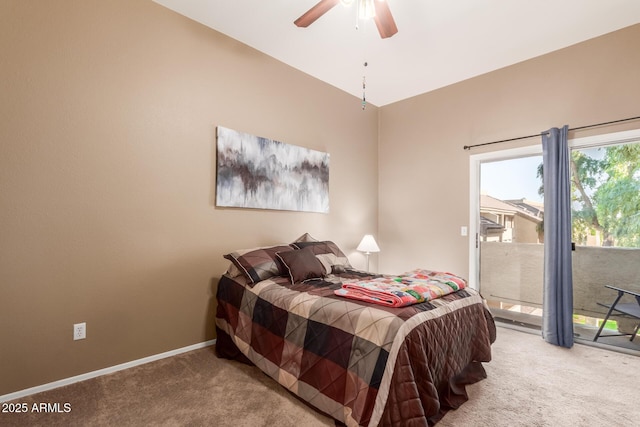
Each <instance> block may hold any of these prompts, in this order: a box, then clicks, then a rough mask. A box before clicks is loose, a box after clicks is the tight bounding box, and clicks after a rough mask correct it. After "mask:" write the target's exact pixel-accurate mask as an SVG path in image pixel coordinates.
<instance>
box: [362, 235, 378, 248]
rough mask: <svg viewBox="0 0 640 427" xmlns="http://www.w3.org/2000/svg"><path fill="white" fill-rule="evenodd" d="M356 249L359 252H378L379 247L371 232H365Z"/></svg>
mask: <svg viewBox="0 0 640 427" xmlns="http://www.w3.org/2000/svg"><path fill="white" fill-rule="evenodd" d="M357 250H359V251H361V252H380V248H379V247H378V244H377V243H376V239H374V238H373V235H371V234H366V235H365V236H364V237H363V238H362V240H361V241H360V244H359V245H358V247H357Z"/></svg>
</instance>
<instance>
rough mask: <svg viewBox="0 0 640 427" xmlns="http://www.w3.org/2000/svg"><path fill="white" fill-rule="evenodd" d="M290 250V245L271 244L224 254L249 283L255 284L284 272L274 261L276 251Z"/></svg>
mask: <svg viewBox="0 0 640 427" xmlns="http://www.w3.org/2000/svg"><path fill="white" fill-rule="evenodd" d="M282 251H291V252H293V248H291V247H290V246H284V245H280V246H271V247H264V248H253V249H239V250H237V251H234V252H231V253H228V254H226V255H224V257H225V258H226V259H228V260H229V261H231V262H232V263H233V264H234V265H235V266H236V267H238V269H239V270H240V271H241V272H242V274H244V275H245V276H246V278H247V280H248V281H249V283H252V284H255V283H258V282H259V281H261V280H265V279H268V278H270V277H273V276H279V275H281V274H286V271H284V270H281V269H280V266H279V265H278V263H277V262H276V253H277V252H282Z"/></svg>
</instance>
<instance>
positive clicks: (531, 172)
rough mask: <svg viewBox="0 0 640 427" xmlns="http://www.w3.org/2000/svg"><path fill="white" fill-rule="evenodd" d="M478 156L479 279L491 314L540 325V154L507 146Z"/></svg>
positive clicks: (541, 198) (541, 252) (541, 209)
mask: <svg viewBox="0 0 640 427" xmlns="http://www.w3.org/2000/svg"><path fill="white" fill-rule="evenodd" d="M504 154H505V153H495V154H494V155H485V156H484V158H482V159H479V162H478V178H479V182H478V188H479V190H480V191H478V194H477V200H476V202H475V203H477V206H478V214H477V218H476V233H477V248H475V250H476V251H477V252H478V258H477V259H478V270H479V271H478V280H479V284H480V289H481V291H482V294H483V296H484V297H485V298H486V299H487V302H488V304H489V306H490V307H491V309H492V311H493V313H494V315H495V316H496V317H497V318H498V319H500V320H503V321H508V322H516V323H518V324H522V325H524V324H526V325H529V324H532V325H536V326H539V325H540V324H541V315H542V273H543V270H542V268H543V253H544V252H543V251H544V249H543V242H544V231H543V221H542V219H543V214H544V203H543V196H542V194H541V192H540V190H541V186H542V176H541V175H540V168H541V164H542V155H541V154H539V153H531V152H526V151H525V152H520V151H510V152H509V153H508V156H507V157H504Z"/></svg>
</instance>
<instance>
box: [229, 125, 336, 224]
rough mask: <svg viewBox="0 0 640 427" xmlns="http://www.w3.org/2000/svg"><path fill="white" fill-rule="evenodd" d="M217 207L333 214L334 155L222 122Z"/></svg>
mask: <svg viewBox="0 0 640 427" xmlns="http://www.w3.org/2000/svg"><path fill="white" fill-rule="evenodd" d="M217 169H218V170H217V177H216V179H217V181H216V205H217V206H224V207H239V208H256V209H278V210H294V211H305V212H322V213H326V212H329V154H328V153H323V152H320V151H315V150H310V149H307V148H304V147H299V146H296V145H291V144H285V143H282V142H279V141H274V140H271V139H267V138H262V137H259V136H254V135H250V134H246V133H242V132H238V131H235V130H232V129H227V128H224V127H221V126H218V142H217Z"/></svg>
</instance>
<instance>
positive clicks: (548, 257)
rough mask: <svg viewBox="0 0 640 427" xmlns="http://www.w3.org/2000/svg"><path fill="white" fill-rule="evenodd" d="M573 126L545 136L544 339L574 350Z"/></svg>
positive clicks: (543, 139) (543, 150) (543, 151)
mask: <svg viewBox="0 0 640 427" xmlns="http://www.w3.org/2000/svg"><path fill="white" fill-rule="evenodd" d="M568 131H569V126H564V127H563V128H562V129H558V128H552V129H549V131H548V132H546V133H543V134H542V162H543V171H544V174H543V185H544V282H543V286H544V289H543V306H542V311H543V318H542V337H543V338H544V340H545V341H547V342H549V343H551V344H555V345H558V346H562V347H568V348H570V347H571V346H573V274H572V271H571V181H570V179H571V171H570V165H569V155H570V154H569V143H568V138H567V134H568Z"/></svg>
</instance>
